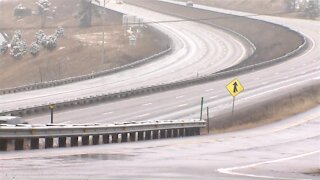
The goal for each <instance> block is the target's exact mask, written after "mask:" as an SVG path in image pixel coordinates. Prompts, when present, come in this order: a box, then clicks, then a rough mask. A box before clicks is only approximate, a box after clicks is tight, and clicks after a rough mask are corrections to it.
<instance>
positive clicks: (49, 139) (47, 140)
mask: <svg viewBox="0 0 320 180" xmlns="http://www.w3.org/2000/svg"><path fill="white" fill-rule="evenodd" d="M45 148H46V149H47V148H53V138H52V137H47V138H45Z"/></svg>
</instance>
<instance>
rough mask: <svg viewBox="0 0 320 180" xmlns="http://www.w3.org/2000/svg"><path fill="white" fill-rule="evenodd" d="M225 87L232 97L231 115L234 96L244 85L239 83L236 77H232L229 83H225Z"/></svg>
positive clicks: (242, 89)
mask: <svg viewBox="0 0 320 180" xmlns="http://www.w3.org/2000/svg"><path fill="white" fill-rule="evenodd" d="M226 88H227V90H228V92H229V93H230V95H231V96H232V97H233V102H232V115H233V112H234V104H235V101H236V96H237V95H238V94H240V93H241V92H242V91H244V87H243V86H242V85H241V83H240V82H239V81H238V80H237V79H234V80H233V81H231V82H230V83H229V84H227V86H226Z"/></svg>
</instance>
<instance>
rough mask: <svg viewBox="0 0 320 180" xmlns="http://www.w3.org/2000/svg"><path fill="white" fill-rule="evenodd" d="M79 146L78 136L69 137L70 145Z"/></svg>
mask: <svg viewBox="0 0 320 180" xmlns="http://www.w3.org/2000/svg"><path fill="white" fill-rule="evenodd" d="M74 146H79V138H78V136H72V137H71V147H74Z"/></svg>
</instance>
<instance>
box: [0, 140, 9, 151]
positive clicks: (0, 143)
mask: <svg viewBox="0 0 320 180" xmlns="http://www.w3.org/2000/svg"><path fill="white" fill-rule="evenodd" d="M7 150H8V140H7V139H0V151H7Z"/></svg>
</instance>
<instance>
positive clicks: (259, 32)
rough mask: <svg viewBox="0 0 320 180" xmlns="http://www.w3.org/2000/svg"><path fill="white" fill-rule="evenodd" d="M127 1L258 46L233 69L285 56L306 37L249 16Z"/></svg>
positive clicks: (153, 1)
mask: <svg viewBox="0 0 320 180" xmlns="http://www.w3.org/2000/svg"><path fill="white" fill-rule="evenodd" d="M125 2H126V3H128V4H131V5H135V6H140V7H143V8H146V9H150V10H152V11H157V12H160V13H163V14H167V15H171V16H176V17H179V18H182V19H186V20H191V21H193V20H195V21H198V20H200V22H202V23H205V24H207V25H211V26H215V27H223V28H226V29H229V30H231V31H234V32H237V33H239V34H241V35H243V36H244V37H246V38H247V39H248V40H249V41H251V42H252V43H253V44H254V45H255V47H256V51H255V53H254V54H253V55H252V56H250V57H249V58H248V59H246V60H245V61H243V62H242V63H240V64H238V65H236V66H234V67H232V68H233V69H236V68H240V67H244V66H248V65H252V64H257V63H261V62H265V61H268V60H272V59H276V58H279V57H282V56H284V55H286V54H287V53H290V52H292V51H294V50H295V49H297V48H298V47H299V46H301V45H302V44H303V43H304V37H303V36H302V35H300V34H299V33H297V32H295V31H292V30H290V29H289V28H287V27H283V26H280V25H276V24H272V23H269V22H265V21H260V20H255V19H250V18H248V17H241V16H236V15H229V14H223V13H217V12H212V11H207V10H203V9H197V8H193V7H187V6H181V5H175V4H172V3H166V2H161V1H156V0H125Z"/></svg>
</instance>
